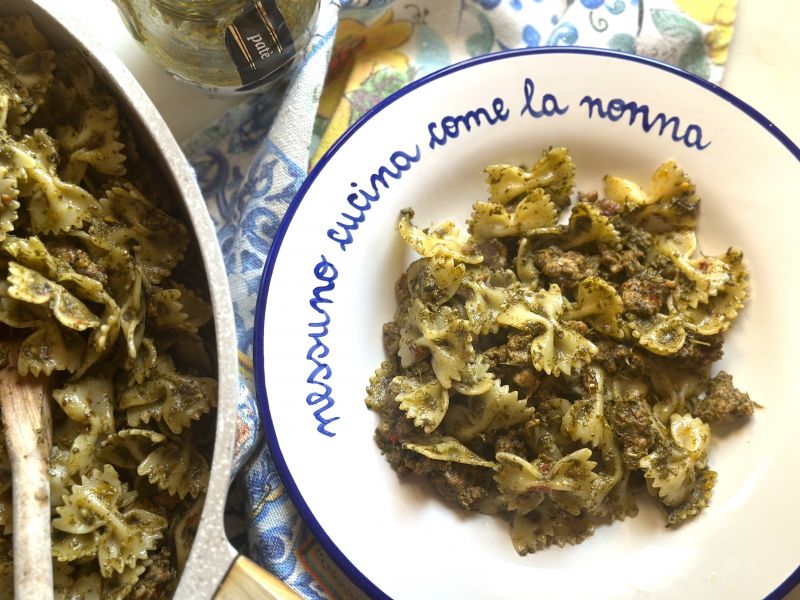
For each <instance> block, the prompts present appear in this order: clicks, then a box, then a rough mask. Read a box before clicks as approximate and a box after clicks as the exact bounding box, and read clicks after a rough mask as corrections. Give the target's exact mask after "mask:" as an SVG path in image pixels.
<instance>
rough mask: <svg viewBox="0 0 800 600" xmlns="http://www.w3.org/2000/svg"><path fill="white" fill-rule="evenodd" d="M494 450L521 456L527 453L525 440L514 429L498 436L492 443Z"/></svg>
mask: <svg viewBox="0 0 800 600" xmlns="http://www.w3.org/2000/svg"><path fill="white" fill-rule="evenodd" d="M494 451H495V453H497V452H508V453H510V454H516V455H517V456H521V457H523V458H524V457H526V456H527V454H528V449H527V446H526V444H525V440H524V439H523V438H522V437H521V436H520V435H519V433H518V432H517V431H516V430H512V431H509V432H508V433H507V434H506V435H501V436H499V437H498V438H497V441H495V443H494Z"/></svg>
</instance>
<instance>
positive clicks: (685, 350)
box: [674, 333, 725, 372]
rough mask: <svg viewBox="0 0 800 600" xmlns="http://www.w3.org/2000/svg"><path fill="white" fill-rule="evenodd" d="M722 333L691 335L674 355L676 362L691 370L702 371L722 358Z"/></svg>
mask: <svg viewBox="0 0 800 600" xmlns="http://www.w3.org/2000/svg"><path fill="white" fill-rule="evenodd" d="M724 341H725V340H724V339H723V337H722V334H721V333H719V334H717V335H711V336H703V337H701V336H697V337H693V336H690V337H688V338H687V339H686V343H685V344H684V345H683V346H682V347H681V349H680V350H678V352H677V353H676V354H675V355H674V359H675V364H677V365H679V366H680V367H681V368H684V369H687V370H689V371H694V372H698V371H702V370H704V369H706V368H707V367H710V366H711V365H712V364H713V363H715V362H717V361H718V360H719V359H720V358H722V354H723V351H722V344H723V342H724Z"/></svg>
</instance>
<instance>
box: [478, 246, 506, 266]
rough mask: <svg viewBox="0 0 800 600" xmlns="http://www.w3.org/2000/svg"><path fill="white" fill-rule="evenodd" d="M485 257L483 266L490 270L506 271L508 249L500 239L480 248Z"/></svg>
mask: <svg viewBox="0 0 800 600" xmlns="http://www.w3.org/2000/svg"><path fill="white" fill-rule="evenodd" d="M478 250H480V252H481V254H482V255H483V263H482V264H483V265H484V266H485V267H488V268H490V269H505V268H506V266H507V265H508V249H507V248H506V247H505V244H503V242H501V241H500V240H498V239H491V240H489V241H487V242H484V243H482V244H480V245H479V246H478Z"/></svg>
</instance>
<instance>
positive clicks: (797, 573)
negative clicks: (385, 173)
mask: <svg viewBox="0 0 800 600" xmlns="http://www.w3.org/2000/svg"><path fill="white" fill-rule="evenodd" d="M528 54H590V55H593V56H600V57H605V58H611V59H614V60H628V61H632V62H636V63H640V64H643V65H647V66H650V67H654V68H656V69H660V70H662V71H666V72H668V73H670V74H672V75H676V76H678V77H682V78H683V79H687V80H689V81H691V82H693V83H695V84H697V85H699V86H700V87H703V88H705V89H707V90H709V91H710V92H713V93H714V94H716V95H717V96H719V97H720V98H722V99H723V100H725V101H727V102H729V103H730V104H732V105H734V106H735V107H736V108H738V109H739V110H741V111H742V112H743V113H744V114H746V115H747V116H749V117H750V118H751V119H753V120H754V121H756V122H757V123H758V124H759V125H761V126H762V127H764V128H765V129H766V130H767V131H769V132H770V133H771V134H772V135H773V136H775V138H777V140H778V141H779V142H781V144H783V145H784V146H785V147H786V149H787V150H788V151H789V152H791V153H792V154H793V155H794V157H795V158H796V159H797V160H798V161H800V148H798V146H797V145H795V144H794V142H792V141H791V140H790V139H789V138H788V137H787V136H786V135H785V134H784V133H783V132H782V131H781V130H780V129H778V128H777V127H776V126H775V125H774V124H773V123H772V121H770V120H769V119H767V118H766V117H765V116H764V115H762V114H761V113H760V112H758V111H757V110H756V109H754V108H753V107H752V106H750V105H749V104H747V103H746V102H744V101H742V100H740V99H739V98H737V97H736V96H734V95H733V94H731V93H730V92H728V91H726V90H724V89H722V88H721V87H719V86H718V85H715V84H713V83H711V82H709V81H706V80H705V79H701V78H700V77H697V76H696V75H693V74H691V73H688V72H686V71H683V70H681V69H678V68H677V67H673V66H672V65H668V64H666V63H661V62H658V61H655V60H652V59H649V58H643V57H641V56H636V55H633V54H623V53H621V52H614V51H611V50H601V49H598V48H584V47H578V46H570V47H545V48H521V49H516V50H504V51H502V52H496V53H493V54H486V55H483V56H479V57H476V58H471V59H467V60H465V61H462V62H459V63H456V64H454V65H450V66H448V67H445V68H443V69H440V70H439V71H436V72H434V73H431V74H430V75H427V76H425V77H422V78H421V79H418V80H417V81H414V82H412V83H410V84H408V85H407V86H405V87H403V88H402V89H400V90H399V91H397V92H395V93H394V94H392V95H391V96H389V97H388V98H386V99H384V100H383V101H381V102H379V103H378V104H377V105H375V106H374V107H373V108H372V109H370V110H369V111H368V112H367V113H366V114H364V116H362V117H361V118H360V119H359V120H358V121H357V122H356V123H354V124H353V125H352V126H351V127H350V128H349V129H348V130H347V131H346V132H345V133H344V134H343V135H342V136H341V137H340V138H339V139H338V140H337V141H336V142H335V143H334V144H333V145H332V146H331V147H330V148H329V149H328V151H327V152H326V153H325V155H324V156H323V157H322V159H321V160H320V161H319V162H318V163H317V165H316V166H315V167H314V168H313V169H312V170H311V172H310V173H309V175H308V177H307V178H306V180H305V181H304V182H303V184H302V185H301V186H300V189H299V190H298V192H297V194H296V195H295V197H294V198H293V200H292V202H291V204H289V207H288V208H287V210H286V215H285V216H284V217H283V220H282V221H281V223H280V226H279V227H278V231H277V232H276V234H275V239H274V241H273V242H272V246H271V247H270V250H269V256H268V257H267V262H266V265H265V266H264V273H263V275H262V277H261V283H260V285H259V290H258V300H257V303H256V318H255V331H254V340H253V362H254V370H255V388H256V398H257V400H258V407H259V411H260V413H261V419H262V423H263V427H264V433H265V435H266V438H267V444H268V446H269V449H270V452H271V454H272V459H273V460H274V461H275V466H276V467H277V469H278V474H279V475H280V477H281V480H282V481H283V484H284V485H285V486H286V489H287V491H288V492H289V496H290V497H291V499H292V501H293V502H294V504H295V506H296V507H297V510H298V512H299V513H300V516H301V517H302V518H303V521H304V522H305V524H306V525H307V526H308V528H309V530H310V531H311V533H313V534H314V536H315V537H316V538H317V540H318V541H319V543H320V544H321V545H322V547H323V548H325V550H326V551H327V552H328V554H329V555H330V556H331V558H332V559H333V560H334V562H335V563H336V564H337V565H338V566H339V568H340V569H341V570H342V571H343V572H344V573H345V574H346V575H347V576H348V577H349V578H350V579H351V580H352V581H353V582H354V583H355V584H356V585H358V587H360V588H361V589H362V590H363V591H364V592H365V593H366V594H368V595H369V596H370V598H380V599H387V600H391V599H390V597H389V596H388V595H387V594H386V593H385V592H383V591H382V590H381V589H380V588H378V586H376V585H375V584H374V583H372V582H371V581H370V580H369V579H367V577H366V576H365V575H364V574H363V573H361V571H359V570H358V569H357V568H356V566H355V565H354V564H353V563H351V562H350V560H349V559H348V558H347V557H346V556H345V555H344V553H342V551H341V550H339V548H338V547H337V546H336V544H335V543H334V542H333V540H332V539H331V538H330V537H329V536H328V534H327V533H326V532H325V530H324V529H323V528H322V526H321V525H320V523H319V521H317V519H316V517H315V516H314V514H313V513H312V512H311V509H310V508H309V506H308V504H307V503H306V501H305V499H304V498H303V496H302V494H301V493H300V490H299V489H298V487H297V484H296V483H295V481H294V478H293V477H292V474H291V472H290V471H289V468H288V466H287V464H286V461H285V460H284V458H283V454H282V453H281V449H280V445H279V444H278V439H277V437H276V435H275V428H274V426H273V423H272V416H271V414H270V410H269V399H268V398H267V390H266V386H265V384H264V313H265V309H266V306H267V295H268V294H269V285H270V282H271V279H272V271H273V269H274V267H275V261H276V260H277V258H278V252H279V251H280V247H281V242H282V241H283V237H284V235H286V231H287V230H288V228H289V225H290V224H291V222H292V218H293V217H294V214H295V212H296V211H297V207H298V206H299V205H300V203H301V202H302V201H303V199H304V198H305V195H306V192H307V191H308V188H309V187H311V184H313V183H314V180H315V179H316V178H317V176H318V175H319V173H320V172H321V171H322V169H323V168H325V165H326V164H327V163H328V162H329V161H330V159H331V158H332V157H333V156H334V155H335V154H336V153H337V152H338V151H339V148H341V147H342V146H343V145H344V144H345V143H346V142H347V140H348V139H350V137H352V135H353V134H354V133H355V132H356V131H358V130H359V129H360V128H361V127H362V126H363V125H364V124H365V123H367V122H368V121H369V120H370V119H371V118H372V117H374V116H375V115H376V114H377V113H379V112H380V111H382V110H383V109H384V108H386V107H387V106H389V105H390V104H392V103H393V102H395V101H396V100H398V99H399V98H402V97H403V96H405V95H406V94H408V93H410V92H412V91H414V90H415V89H416V88H418V87H421V86H423V85H426V84H427V83H430V82H431V81H435V80H436V79H439V78H441V77H445V76H446V75H449V74H450V73H454V72H456V71H461V70H462V69H468V68H470V67H473V66H476V65H480V64H483V63H486V62H493V61H496V60H504V59H507V58H513V57H517V56H521V55H528ZM798 583H800V566H798V567H797V569H795V570H794V572H793V573H791V574H790V575H789V576H788V577H787V579H786V580H785V581H784V582H783V583H781V584H780V585H779V586H778V587H777V588H775V589H774V590H773V591H772V592H771V593H770V594H769V595H768V596H767V597H766V599H765V600H780V599H781V598H783V597H784V596H785V595H786V594H788V593H789V591H791V589H792V588H794V587H795V586H796V585H797V584H798Z"/></svg>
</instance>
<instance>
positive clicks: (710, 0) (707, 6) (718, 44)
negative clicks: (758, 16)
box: [675, 0, 736, 65]
mask: <svg viewBox="0 0 800 600" xmlns="http://www.w3.org/2000/svg"><path fill="white" fill-rule="evenodd" d="M675 3H676V4H677V5H678V8H679V9H680V10H681V11H682V12H684V13H686V14H687V15H689V16H690V17H692V18H693V19H695V20H697V21H700V22H701V23H704V24H706V25H713V27H714V28H713V29H712V30H711V31H710V32H709V33H708V35H706V47H707V48H708V56H709V58H711V60H712V61H714V63H715V64H718V65H721V64H723V63H724V62H725V61H726V60H728V45H729V44H730V43H731V38H732V37H733V22H734V21H735V20H736V0H675Z"/></svg>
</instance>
